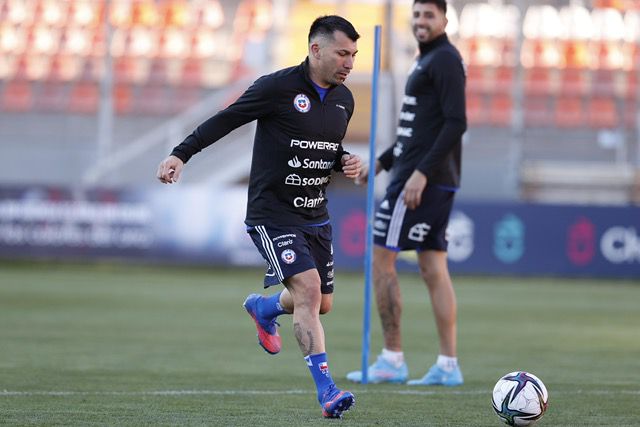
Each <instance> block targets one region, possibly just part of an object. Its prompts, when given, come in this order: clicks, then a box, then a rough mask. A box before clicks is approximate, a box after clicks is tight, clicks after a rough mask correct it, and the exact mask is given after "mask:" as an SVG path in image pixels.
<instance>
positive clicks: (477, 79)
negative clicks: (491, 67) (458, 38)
mask: <svg viewBox="0 0 640 427" xmlns="http://www.w3.org/2000/svg"><path fill="white" fill-rule="evenodd" d="M484 70H485V69H484V67H482V66H479V65H473V64H467V91H468V92H469V93H483V92H484V89H485V79H484Z"/></svg>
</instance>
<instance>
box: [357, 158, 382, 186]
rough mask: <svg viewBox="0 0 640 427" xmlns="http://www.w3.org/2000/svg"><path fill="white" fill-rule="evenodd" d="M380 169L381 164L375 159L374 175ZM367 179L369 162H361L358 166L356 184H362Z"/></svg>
mask: <svg viewBox="0 0 640 427" xmlns="http://www.w3.org/2000/svg"><path fill="white" fill-rule="evenodd" d="M381 170H382V165H381V164H380V161H379V160H376V175H378V174H379V173H380V171H381ZM368 181H369V163H362V166H361V167H360V174H359V175H358V176H357V177H356V180H355V183H356V185H364V184H366V183H367V182H368Z"/></svg>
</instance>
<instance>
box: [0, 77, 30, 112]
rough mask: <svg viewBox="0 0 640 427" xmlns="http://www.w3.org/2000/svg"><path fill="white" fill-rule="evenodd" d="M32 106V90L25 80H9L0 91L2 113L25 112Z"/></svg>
mask: <svg viewBox="0 0 640 427" xmlns="http://www.w3.org/2000/svg"><path fill="white" fill-rule="evenodd" d="M32 104H33V89H32V87H31V83H29V82H28V81H26V80H11V81H9V82H7V83H6V84H5V86H4V90H3V91H2V103H1V107H2V110H4V111H11V112H25V111H29V110H30V109H31V107H32Z"/></svg>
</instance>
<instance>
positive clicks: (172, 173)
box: [156, 156, 184, 184]
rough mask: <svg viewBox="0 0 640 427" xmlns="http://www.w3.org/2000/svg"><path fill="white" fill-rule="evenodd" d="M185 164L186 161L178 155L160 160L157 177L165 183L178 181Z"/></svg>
mask: <svg viewBox="0 0 640 427" xmlns="http://www.w3.org/2000/svg"><path fill="white" fill-rule="evenodd" d="M183 166H184V162H183V161H182V160H180V159H179V158H177V157H176V156H169V157H167V158H166V159H164V160H163V161H162V162H160V165H158V172H157V173H156V177H157V178H158V179H159V180H160V182H162V183H163V184H172V183H174V182H177V181H178V179H179V178H180V173H181V172H182V167H183Z"/></svg>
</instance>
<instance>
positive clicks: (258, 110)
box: [171, 76, 276, 163]
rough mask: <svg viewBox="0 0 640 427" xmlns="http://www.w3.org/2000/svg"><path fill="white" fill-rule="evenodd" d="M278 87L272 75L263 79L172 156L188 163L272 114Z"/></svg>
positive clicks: (208, 120)
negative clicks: (224, 137) (210, 147)
mask: <svg viewBox="0 0 640 427" xmlns="http://www.w3.org/2000/svg"><path fill="white" fill-rule="evenodd" d="M274 86H275V85H274V83H273V79H271V78H270V77H269V76H264V77H261V78H259V79H258V80H256V81H255V82H254V83H253V84H252V85H251V86H250V87H249V88H248V89H247V90H246V91H245V92H244V93H243V94H242V95H241V96H240V98H238V100H237V101H235V102H234V103H233V104H231V105H229V106H228V107H227V108H225V109H224V110H222V111H219V112H218V113H217V114H216V115H215V116H213V117H211V118H209V119H207V120H206V121H205V122H203V123H202V124H201V125H200V126H198V127H197V128H196V129H195V130H194V131H193V132H192V133H191V135H189V136H187V137H186V138H185V140H184V141H183V142H182V143H181V144H180V145H178V146H177V147H175V148H174V149H173V151H172V152H171V154H172V155H173V156H176V157H178V158H179V159H180V160H182V161H183V162H185V163H186V162H188V161H189V159H190V158H191V157H192V156H193V155H194V154H196V153H199V152H200V151H202V150H203V149H205V148H207V147H208V146H209V145H211V144H213V143H214V142H216V141H217V140H219V139H220V138H222V137H223V136H225V135H227V134H228V133H229V132H231V131H232V130H234V129H236V128H238V127H240V126H242V125H244V124H245V123H249V122H251V121H253V120H256V119H258V118H260V117H266V116H268V115H270V114H272V113H273V109H274V105H275V103H274V102H272V101H270V100H272V99H273V97H274V95H275V93H276V88H275V87H274Z"/></svg>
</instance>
